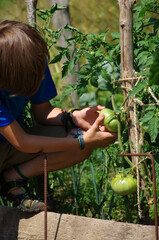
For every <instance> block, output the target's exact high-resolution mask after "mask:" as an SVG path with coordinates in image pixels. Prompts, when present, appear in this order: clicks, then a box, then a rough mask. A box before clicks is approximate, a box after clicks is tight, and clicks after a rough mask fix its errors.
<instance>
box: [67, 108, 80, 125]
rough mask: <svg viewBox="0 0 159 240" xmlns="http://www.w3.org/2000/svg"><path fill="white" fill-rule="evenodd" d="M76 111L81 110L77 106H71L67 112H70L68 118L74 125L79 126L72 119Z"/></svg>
mask: <svg viewBox="0 0 159 240" xmlns="http://www.w3.org/2000/svg"><path fill="white" fill-rule="evenodd" d="M74 111H79V109H77V108H70V109H69V110H68V111H67V113H68V118H69V121H70V123H71V125H72V127H77V126H76V125H75V124H74V122H73V119H72V116H71V115H72V113H73V112H74Z"/></svg>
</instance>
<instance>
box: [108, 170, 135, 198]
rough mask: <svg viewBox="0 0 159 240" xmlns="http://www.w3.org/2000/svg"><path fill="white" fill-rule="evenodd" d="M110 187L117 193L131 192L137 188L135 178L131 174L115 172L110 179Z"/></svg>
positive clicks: (125, 193)
mask: <svg viewBox="0 0 159 240" xmlns="http://www.w3.org/2000/svg"><path fill="white" fill-rule="evenodd" d="M111 188H112V190H113V191H114V192H115V193H117V194H118V195H122V196H124V195H128V194H132V193H134V192H136V190H137V180H136V178H134V177H133V176H132V175H131V174H127V175H126V176H125V175H123V174H117V175H116V176H115V177H114V178H113V179H112V181H111Z"/></svg>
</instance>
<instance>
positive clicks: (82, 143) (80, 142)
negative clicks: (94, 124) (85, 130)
mask: <svg viewBox="0 0 159 240" xmlns="http://www.w3.org/2000/svg"><path fill="white" fill-rule="evenodd" d="M78 142H79V145H80V149H81V150H83V149H84V139H83V134H82V135H79V136H78Z"/></svg>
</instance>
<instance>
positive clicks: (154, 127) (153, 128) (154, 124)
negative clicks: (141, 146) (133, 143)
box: [149, 115, 159, 142]
mask: <svg viewBox="0 0 159 240" xmlns="http://www.w3.org/2000/svg"><path fill="white" fill-rule="evenodd" d="M158 124H159V121H158V117H157V115H155V116H154V117H153V118H152V119H151V121H149V129H150V131H149V133H150V137H151V142H155V140H156V138H157V135H158Z"/></svg>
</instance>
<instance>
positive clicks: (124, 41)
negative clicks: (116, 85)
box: [118, 0, 139, 163]
mask: <svg viewBox="0 0 159 240" xmlns="http://www.w3.org/2000/svg"><path fill="white" fill-rule="evenodd" d="M118 2H119V10H120V17H119V27H120V49H121V78H122V79H128V78H129V79H130V80H129V81H123V82H122V86H123V94H124V98H126V97H127V95H128V92H129V90H132V89H133V87H134V82H133V81H132V80H131V78H132V77H133V76H134V73H135V71H134V67H133V6H134V3H135V2H136V1H135V0H118ZM125 109H126V110H127V112H128V116H127V123H128V129H129V143H130V149H131V153H137V152H138V143H139V136H138V135H139V133H138V130H137V121H136V114H135V112H134V111H135V110H136V105H135V102H134V97H132V98H130V99H128V100H127V101H126V103H125ZM133 161H134V160H133ZM134 163H135V161H134Z"/></svg>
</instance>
